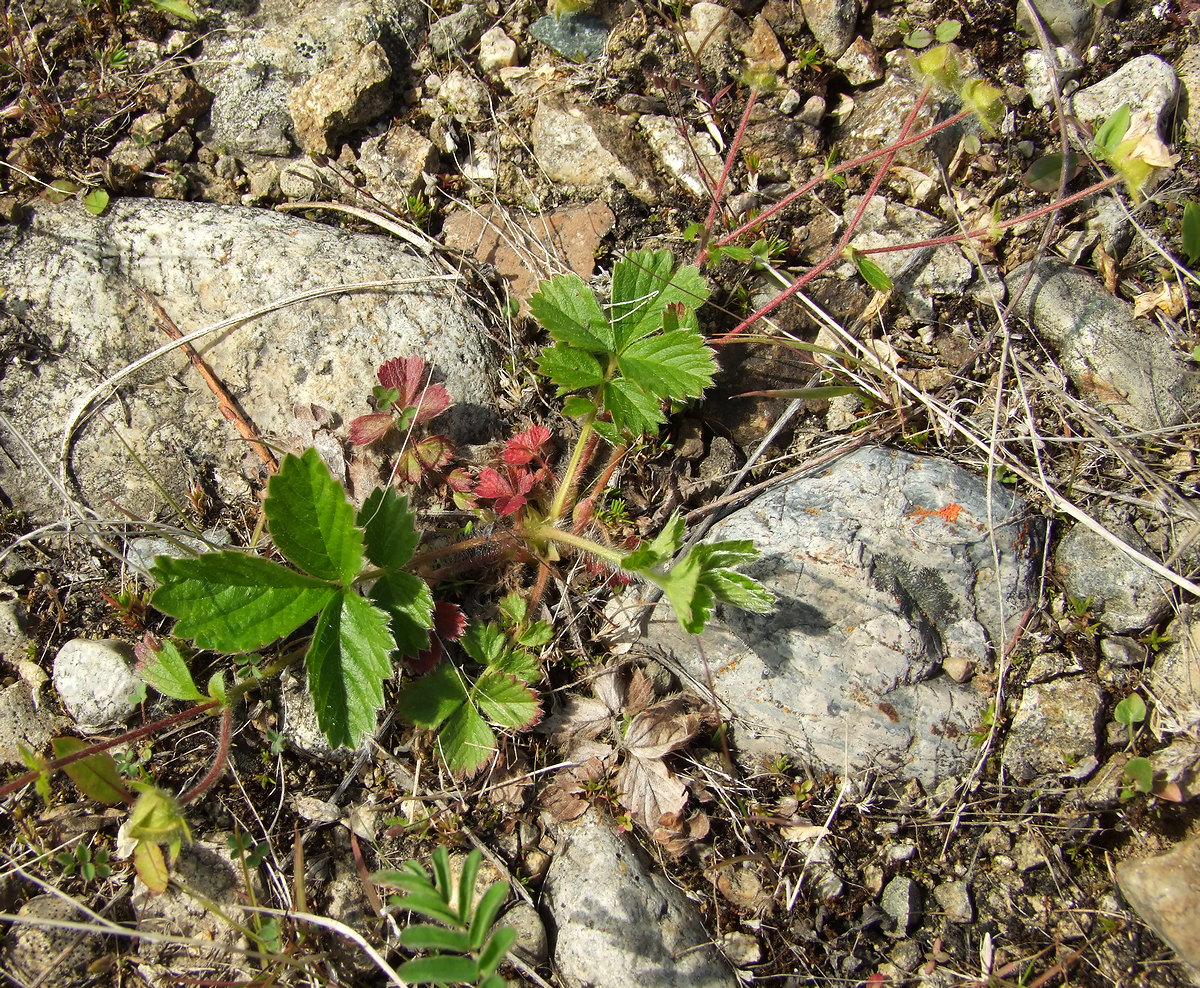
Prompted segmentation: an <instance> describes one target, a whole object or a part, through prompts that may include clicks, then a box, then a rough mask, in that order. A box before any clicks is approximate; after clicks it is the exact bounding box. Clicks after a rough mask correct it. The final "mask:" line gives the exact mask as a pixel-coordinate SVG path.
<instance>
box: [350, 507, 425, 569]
mask: <svg viewBox="0 0 1200 988" xmlns="http://www.w3.org/2000/svg"><path fill="white" fill-rule="evenodd" d="M414 518H415V515H414V514H413V513H412V512H411V511H409V510H408V498H406V497H401V496H400V495H399V494H397V493H396V490H395V488H393V487H377V488H376V489H375V490H373V491H372V492H371V494H370V496H369V497H368V498H367V499H366V501H364V502H363V506H362V508H360V509H359V512H358V524H359V525H360V526H362V529H363V535H364V537H365V538H364V546H365V550H366V554H367V559H369V560H370V561H371V562H372V563H373V564H374V565H375V566H378V567H380V568H381V569H390V570H396V569H399V568H400V567H401V566H403V565H404V564H405V563H407V562H408V561H409V559H410V558H412V554H413V550H414V549H415V548H416V547H417V542H419V541H420V538H421V536H420V534H419V533H418V532H417V529H416V526H415V525H414V523H413V521H414Z"/></svg>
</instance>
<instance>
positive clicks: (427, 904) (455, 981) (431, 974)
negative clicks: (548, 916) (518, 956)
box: [371, 847, 517, 988]
mask: <svg viewBox="0 0 1200 988" xmlns="http://www.w3.org/2000/svg"><path fill="white" fill-rule="evenodd" d="M481 857H482V856H481V855H480V853H479V851H472V852H471V853H470V854H469V855H467V857H466V859H465V861H464V862H463V865H462V871H461V873H460V874H459V876H458V880H457V881H455V880H454V878H453V875H452V872H451V868H450V856H449V854H448V853H447V851H446V849H445V848H444V847H439V848H438V849H437V850H435V851H434V852H433V860H432V864H433V874H432V875H430V873H429V872H427V871H426V870H425V869H424V868H423V867H422V866H421V865H420V864H419V863H418V862H417V861H409V862H407V863H406V864H405V865H404V867H403V869H401V870H399V871H378V872H376V873H375V874H374V875H372V876H371V880H372V881H374V882H377V883H378V884H380V885H386V886H389V887H391V888H397V889H400V890H401V891H402V892H403V894H402V895H394V896H391V899H390V902H391V906H392V908H394V909H398V910H401V909H402V910H408V911H409V912H412V913H418V914H420V915H421V916H424V917H426V918H428V919H432V920H434V922H433V923H409V924H408V925H407V926H406V927H405V928H404V930H403V931H402V932H401V934H400V944H401V946H403V947H405V948H407V949H409V950H420V951H433V953H430V954H427V955H426V956H424V957H418V958H416V959H414V960H410V961H407V962H405V963H404V964H402V965H400V967H399V968H398V969H397V972H396V973H397V974H399V975H400V977H402V978H403V979H404V980H405V981H411V982H413V983H414V984H434V985H476V986H478V988H503V986H504V984H505V982H504V979H503V978H502V977H501V976H500V975H499V974H497V973H496V969H497V968H498V967H499V966H500V964H501V962H502V961H503V960H504V958H505V957H506V956H507V955H508V952H509V950H510V949H511V948H512V945H513V944H514V943H516V940H517V932H516V930H514V929H513V928H512V927H510V926H501V927H498V928H496V929H493V925H494V924H495V922H496V917H497V916H498V915H499V913H500V907H501V906H502V905H504V900H505V898H506V897H507V895H508V883H507V882H496V883H495V884H493V885H491V886H490V887H489V888H488V889H487V890H486V891H485V892H484V893H483V894H482V895H481V896H479V898H478V899H476V897H475V886H476V881H477V879H478V876H479V865H480V861H481Z"/></svg>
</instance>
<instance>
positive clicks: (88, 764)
mask: <svg viewBox="0 0 1200 988" xmlns="http://www.w3.org/2000/svg"><path fill="white" fill-rule="evenodd" d="M51 747H52V748H53V749H54V757H55V758H65V757H66V756H67V755H73V754H75V752H77V751H82V750H83V749H84V748H86V747H88V744H87V742H85V741H81V740H80V739H79V738H55V739H54V740H53V741H52V742H51ZM63 771H64V772H66V773H67V775H68V776H69V777H70V779H71V781H72V782H74V783H75V785H76V786H77V787H78V788H79V791H80V792H81V793H83V795H84V796H85V797H86V798H88V799H94V800H96V801H97V802H100V803H109V804H114V805H115V804H116V803H131V802H133V794H132V793H131V792H130V791H129V790H128V789H127V788H126V787H125V783H124V782H123V781H122V779H121V773H120V772H119V771H118V770H117V763H116V761H115V760H114V759H113V756H112V755H110V754H109V753H108V752H107V751H98V752H96V753H95V754H93V755H88V756H87V758H81V759H80V760H79V761H77V762H72V763H71V764H70V765H68V766H66V767H65V768H64V769H63Z"/></svg>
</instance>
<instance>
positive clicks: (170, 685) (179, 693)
mask: <svg viewBox="0 0 1200 988" xmlns="http://www.w3.org/2000/svg"><path fill="white" fill-rule="evenodd" d="M157 645H158V647H157V649H150V650H149V652H150V658H148V659H147V660H146V661H144V662H141V663H139V665H138V669H137V672H138V675H139V676H141V677H142V679H144V680H145V681H146V682H147V683H148V684H149V685H151V686H153V687H154V688H155V689H156V690H158V692H160V693H161V694H162V695H163V696H169V697H170V698H171V699H172V700H203V699H204V694H203V693H201V692H200V691H199V690H198V689H197V688H196V683H195V680H193V679H192V673H191V671H190V670H189V669H188V666H187V662H186V661H185V660H184V658H183V655H182V653H181V652H180V651H179V649H178V648H176V647H175V644H174V643H173V642H171V641H170V640H169V639H164V640H162V641H160V642H158V643H157Z"/></svg>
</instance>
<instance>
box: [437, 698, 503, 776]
mask: <svg viewBox="0 0 1200 988" xmlns="http://www.w3.org/2000/svg"><path fill="white" fill-rule="evenodd" d="M438 747H439V748H441V751H442V758H443V759H444V760H445V762H446V767H447V768H448V769H450V771H451V772H453V773H454V774H455V775H474V774H475V773H476V772H478V771H479V770H480V769H481V768H483V766H484V765H485V764H487V761H488V759H489V758H491V757H492V755H493V753H494V752H495V751H496V735H495V734H494V733H492V729H491V728H490V727H488V725H487V721H485V720H484V719H483V717H482V716H480V713H479V711H478V710H476V709H475V706H474V704H471V703H464V704H463V705H462V706H460V707H459V708H458V709H457V710H456V711H454V713H453V714H451V715H450V716H449V717H448V718H447V719H446V721H445V723H444V724H442V727H441V730H439V731H438Z"/></svg>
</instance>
